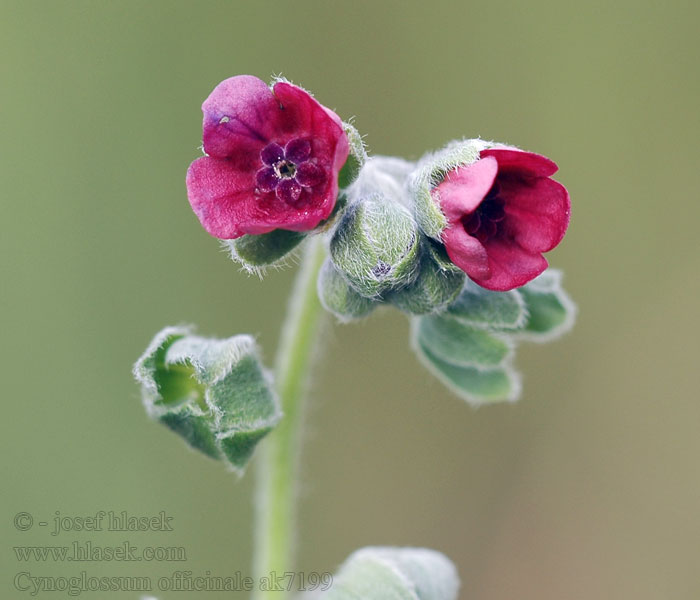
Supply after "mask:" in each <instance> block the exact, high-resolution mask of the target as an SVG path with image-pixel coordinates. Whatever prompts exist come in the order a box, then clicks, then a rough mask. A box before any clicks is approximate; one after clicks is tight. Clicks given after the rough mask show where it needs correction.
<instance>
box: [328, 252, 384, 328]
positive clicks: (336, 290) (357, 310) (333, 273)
mask: <svg viewBox="0 0 700 600" xmlns="http://www.w3.org/2000/svg"><path fill="white" fill-rule="evenodd" d="M318 297H319V299H320V300H321V304H322V305H323V307H324V308H325V309H326V310H327V311H329V312H331V313H333V314H334V315H335V316H336V317H337V318H338V319H339V320H340V321H342V322H344V323H347V322H348V321H352V320H354V319H360V318H362V317H366V316H367V315H368V314H370V313H371V312H372V311H373V310H374V308H375V307H376V306H377V303H376V302H374V301H373V300H371V299H370V298H365V297H364V296H361V295H360V294H358V293H357V292H356V291H355V290H354V289H353V288H352V287H350V285H349V284H348V282H347V281H345V279H343V276H342V275H341V274H340V273H339V272H338V270H337V269H336V268H335V267H334V266H333V263H332V262H331V261H330V259H326V261H325V262H324V263H323V266H322V267H321V272H320V273H319V276H318Z"/></svg>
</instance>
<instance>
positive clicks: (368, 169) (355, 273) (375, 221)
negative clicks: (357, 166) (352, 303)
mask: <svg viewBox="0 0 700 600" xmlns="http://www.w3.org/2000/svg"><path fill="white" fill-rule="evenodd" d="M410 168H411V165H410V163H407V162H406V161H402V160H400V159H389V158H384V157H378V158H372V159H369V160H368V161H367V163H365V165H364V167H363V168H362V170H361V172H360V174H359V176H358V179H357V181H356V182H355V183H354V184H353V185H352V186H351V187H350V189H349V190H348V200H349V206H348V209H347V211H346V213H345V215H344V216H343V218H342V219H341V221H340V223H339V224H338V226H337V228H336V230H335V232H334V234H333V238H332V239H331V244H330V251H331V258H332V260H333V264H334V265H335V267H336V268H337V269H338V270H339V271H340V272H341V274H342V275H343V277H344V278H345V279H346V280H347V281H348V282H349V283H350V285H352V287H354V288H355V290H357V292H359V293H360V294H361V295H363V296H365V297H367V298H378V297H380V296H381V295H382V294H383V293H385V292H387V291H389V290H393V289H398V288H400V287H403V286H405V285H408V284H409V283H411V282H412V281H413V280H414V279H415V277H416V276H417V274H418V269H419V266H420V237H421V236H420V233H419V231H418V228H417V226H416V223H415V220H414V218H413V216H412V215H411V213H410V212H409V210H408V209H407V208H406V207H405V205H404V200H405V197H404V179H405V174H406V173H407V172H408V171H409V170H410Z"/></svg>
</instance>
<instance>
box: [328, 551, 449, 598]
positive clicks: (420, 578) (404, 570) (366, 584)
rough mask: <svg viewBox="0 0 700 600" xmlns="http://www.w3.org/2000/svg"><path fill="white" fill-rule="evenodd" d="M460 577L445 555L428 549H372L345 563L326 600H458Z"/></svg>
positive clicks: (350, 558)
mask: <svg viewBox="0 0 700 600" xmlns="http://www.w3.org/2000/svg"><path fill="white" fill-rule="evenodd" d="M458 590H459V577H458V576H457V570H456V569H455V567H454V565H453V564H452V562H451V561H450V560H449V559H448V558H447V557H446V556H444V555H443V554H441V553H439V552H436V551H435V550H428V549H426V548H381V547H376V548H375V547H369V548H363V549H361V550H357V551H356V552H354V553H353V554H351V555H350V557H349V558H348V559H347V560H346V561H345V563H343V565H342V566H341V568H340V570H339V571H338V573H337V574H336V575H335V577H334V579H333V584H332V586H331V588H330V589H329V590H328V591H326V592H324V593H322V594H321V595H320V598H321V599H322V600H455V599H456V598H457V592H458Z"/></svg>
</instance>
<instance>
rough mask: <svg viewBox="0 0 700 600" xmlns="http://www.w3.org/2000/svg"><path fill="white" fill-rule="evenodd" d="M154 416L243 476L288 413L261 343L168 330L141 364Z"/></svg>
mask: <svg viewBox="0 0 700 600" xmlns="http://www.w3.org/2000/svg"><path fill="white" fill-rule="evenodd" d="M134 376H135V377H136V379H137V381H138V382H139V383H140V384H141V392H142V396H143V402H144V406H145V408H146V411H147V412H148V414H149V416H151V417H152V418H154V419H156V420H158V421H160V422H161V423H163V424H164V425H165V426H166V427H168V428H170V429H171V430H172V431H174V432H175V433H177V434H178V435H180V436H181V437H183V438H184V439H185V441H186V442H187V443H188V444H189V445H190V446H192V447H193V448H196V449H197V450H200V451H201V452H203V453H204V454H206V455H207V456H210V457H212V458H215V459H225V460H226V461H227V462H228V463H229V465H230V466H231V467H232V468H233V470H234V471H236V472H237V473H239V474H241V473H242V472H243V470H244V468H245V466H246V464H247V462H248V460H249V459H250V457H251V455H252V453H253V450H254V449H255V445H256V444H257V442H258V441H259V440H260V439H262V438H263V437H264V436H265V435H266V434H267V433H268V432H269V431H270V430H271V429H272V428H273V427H274V426H275V425H276V424H277V422H278V421H279V419H280V417H281V412H280V408H279V403H278V400H277V397H276V396H275V394H274V392H273V390H272V385H271V381H270V377H269V375H268V374H267V372H266V371H265V369H264V368H263V367H262V365H261V364H260V360H259V358H258V352H257V347H256V345H255V340H253V338H252V337H251V336H249V335H236V336H234V337H232V338H229V339H225V340H215V339H207V338H202V337H198V336H195V335H192V334H191V331H190V329H188V328H183V327H166V328H165V329H164V330H162V331H161V332H160V333H158V335H156V337H155V338H154V339H153V341H152V342H151V344H150V345H149V346H148V348H147V349H146V351H145V352H144V354H143V355H142V356H141V358H139V360H138V361H137V362H136V364H135V365H134Z"/></svg>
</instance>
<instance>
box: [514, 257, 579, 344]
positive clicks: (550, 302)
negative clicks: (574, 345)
mask: <svg viewBox="0 0 700 600" xmlns="http://www.w3.org/2000/svg"><path fill="white" fill-rule="evenodd" d="M561 280H562V274H561V272H560V271H557V270H555V269H547V270H546V271H545V272H544V273H542V275H540V276H539V277H537V278H536V279H533V280H532V281H531V282H530V283H528V284H527V285H526V286H524V287H521V288H520V289H519V291H520V293H521V294H522V297H523V299H524V300H525V304H526V307H527V313H528V317H527V320H526V322H525V327H524V330H523V332H522V333H519V334H518V337H521V338H524V339H528V340H532V341H543V342H544V341H549V340H552V339H555V338H557V337H559V336H561V335H562V334H564V333H566V332H567V331H569V330H570V329H571V327H572V326H573V324H574V321H575V320H576V305H575V304H574V303H573V301H572V300H571V298H569V296H568V295H567V294H566V292H565V291H564V290H563V289H562V287H561Z"/></svg>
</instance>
